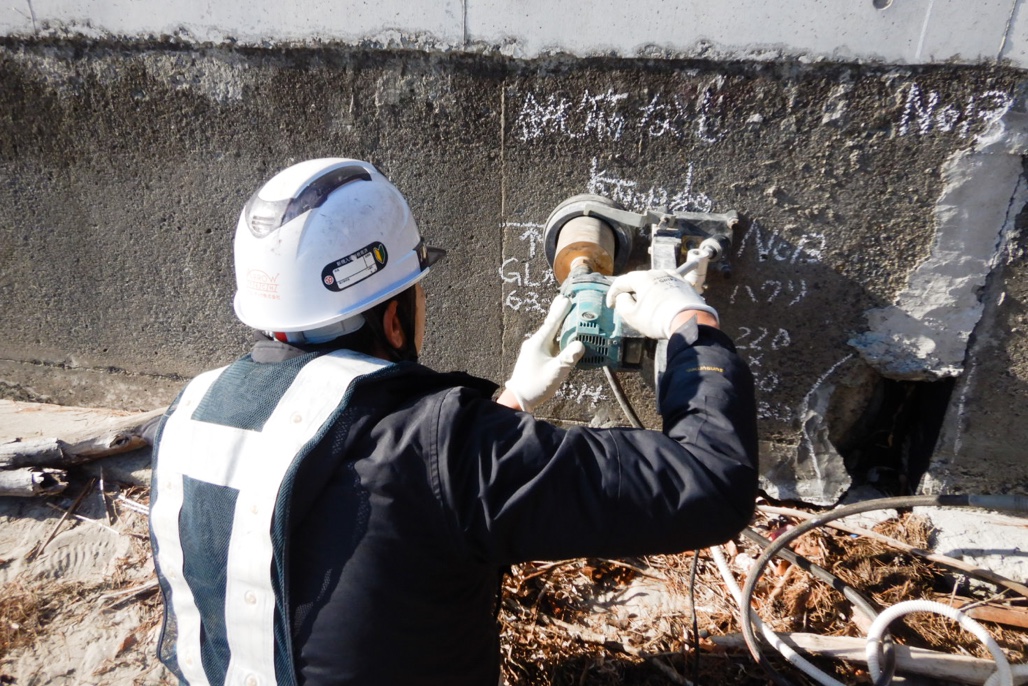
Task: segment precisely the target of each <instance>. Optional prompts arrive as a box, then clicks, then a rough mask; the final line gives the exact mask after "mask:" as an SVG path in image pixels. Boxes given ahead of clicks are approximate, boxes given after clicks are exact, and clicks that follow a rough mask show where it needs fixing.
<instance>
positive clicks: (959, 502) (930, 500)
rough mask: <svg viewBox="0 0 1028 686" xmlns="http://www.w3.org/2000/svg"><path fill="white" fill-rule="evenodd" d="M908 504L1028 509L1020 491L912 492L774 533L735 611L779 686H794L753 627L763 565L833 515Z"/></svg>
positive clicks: (835, 516) (748, 639)
mask: <svg viewBox="0 0 1028 686" xmlns="http://www.w3.org/2000/svg"><path fill="white" fill-rule="evenodd" d="M911 507H977V508H982V509H986V510H1000V511H1005V512H1020V513H1028V496H1022V495H919V496H918V495H914V496H900V497H897V498H879V499H876V500H868V501H866V502H862V503H854V504H852V505H846V506H844V507H840V508H838V509H837V510H834V511H832V512H826V513H824V514H821V515H818V516H817V517H814V518H812V519H808V520H807V521H805V522H803V523H801V524H797V525H796V526H795V527H794V528H792V529H790V530H789V531H787V532H786V533H784V534H782V535H781V536H780V537H778V538H777V539H776V540H775V541H774V542H773V543H771V544H770V545H769V546H768V547H767V548H765V549H764V552H762V553H761V554H760V556H759V557H758V558H757V559H756V561H755V562H754V563H753V566H752V567H751V568H750V570H749V576H748V578H747V579H746V586H745V587H744V588H743V591H742V602H741V603H740V606H739V612H740V614H741V619H742V636H743V639H745V641H746V647H747V648H749V651H750V655H752V656H753V659H754V661H755V662H756V663H757V664H758V665H760V667H761V668H762V669H763V670H764V671H765V672H766V673H767V675H768V676H769V677H771V679H772V680H773V681H774V682H775V683H776V684H779V686H794V685H793V683H792V682H791V681H789V680H788V679H786V678H785V676H784V675H783V674H782V673H781V672H779V671H778V670H777V669H775V668H774V666H773V665H771V663H770V662H769V661H768V659H767V658H766V657H764V655H763V654H762V653H761V652H760V645H759V644H758V643H757V637H756V634H755V633H754V631H753V609H752V607H751V604H752V602H753V592H754V591H755V590H756V588H757V582H758V581H759V580H760V577H761V576H763V573H764V569H765V568H766V567H767V565H768V563H769V562H770V561H771V558H773V557H774V556H775V555H776V554H777V553H778V552H779V551H780V550H782V549H783V548H785V547H786V546H788V545H789V544H790V543H792V542H793V541H794V540H796V539H797V538H799V537H800V536H802V535H803V534H805V533H807V532H808V531H810V530H811V529H815V528H817V527H819V526H822V525H823V524H826V523H827V522H831V521H834V520H836V519H842V518H844V517H849V516H850V515H855V514H860V513H862V512H873V511H875V510H887V509H893V508H895V509H899V508H911Z"/></svg>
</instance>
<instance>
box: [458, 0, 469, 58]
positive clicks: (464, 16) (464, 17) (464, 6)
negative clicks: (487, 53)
mask: <svg viewBox="0 0 1028 686" xmlns="http://www.w3.org/2000/svg"><path fill="white" fill-rule="evenodd" d="M460 4H461V21H462V22H463V27H462V31H463V36H464V44H463V46H462V47H463V48H464V49H465V50H467V49H468V0H461V3H460Z"/></svg>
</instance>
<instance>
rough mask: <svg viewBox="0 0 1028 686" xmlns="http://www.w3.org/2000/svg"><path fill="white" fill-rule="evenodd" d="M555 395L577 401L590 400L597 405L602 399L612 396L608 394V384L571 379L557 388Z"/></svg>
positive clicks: (561, 398) (558, 397)
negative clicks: (586, 382) (581, 382)
mask: <svg viewBox="0 0 1028 686" xmlns="http://www.w3.org/2000/svg"><path fill="white" fill-rule="evenodd" d="M554 397H555V398H557V399H559V400H567V401H570V402H575V403H580V402H582V401H584V400H588V401H589V402H590V403H591V404H593V405H595V404H597V403H598V402H600V401H601V400H607V399H608V398H609V397H610V396H608V395H607V391H606V386H604V385H603V384H576V383H573V382H572V381H570V380H569V381H565V382H564V383H563V384H562V385H561V387H560V388H558V389H557V392H556V393H555V394H554Z"/></svg>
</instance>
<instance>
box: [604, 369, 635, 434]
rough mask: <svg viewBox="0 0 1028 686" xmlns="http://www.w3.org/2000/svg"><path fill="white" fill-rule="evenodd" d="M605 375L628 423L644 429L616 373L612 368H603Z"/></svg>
mask: <svg viewBox="0 0 1028 686" xmlns="http://www.w3.org/2000/svg"><path fill="white" fill-rule="evenodd" d="M603 375H604V376H605V377H607V383H608V384H610V390H611V391H613V392H614V397H615V398H616V399H617V401H618V405H620V406H621V411H622V412H624V413H625V416H626V417H628V421H629V422H631V424H632V426H634V427H635V428H637V429H642V428H643V424H642V422H640V421H639V416H638V415H637V414H636V413H635V410H634V409H632V403H630V402H629V401H628V396H626V395H625V390H624V389H623V388H622V387H621V382H620V381H618V378H617V377H616V376H614V372H612V371H610V367H604V368H603Z"/></svg>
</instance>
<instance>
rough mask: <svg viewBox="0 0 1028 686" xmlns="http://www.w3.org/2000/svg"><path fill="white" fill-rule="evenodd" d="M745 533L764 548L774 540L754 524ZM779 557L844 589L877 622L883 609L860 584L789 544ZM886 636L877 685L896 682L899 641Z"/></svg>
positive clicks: (846, 594)
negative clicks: (759, 531)
mask: <svg viewBox="0 0 1028 686" xmlns="http://www.w3.org/2000/svg"><path fill="white" fill-rule="evenodd" d="M742 535H743V536H745V537H746V538H748V539H749V540H751V541H753V542H754V543H756V544H757V545H758V546H760V547H761V548H762V549H764V550H766V549H767V548H768V546H770V545H771V543H772V541H770V540H769V539H767V538H765V537H764V536H761V535H760V534H759V533H758V532H757V531H755V530H753V529H752V528H746V529H743V531H742ZM775 557H778V558H781V559H783V560H785V561H786V562H788V563H790V564H793V565H796V566H797V567H799V568H800V569H802V570H803V571H805V572H807V573H808V574H810V575H811V576H813V577H814V578H816V579H820V580H821V581H823V582H825V583H826V584H828V585H829V586H831V587H832V588H834V589H835V590H836V591H838V592H840V593H842V595H843V597H845V598H846V600H848V601H849V602H850V603H851V604H852V605H853V606H854V607H856V608H858V609H859V610H860V611H861V612H863V613H864V616H865V617H867V618H868V619H869V620H870V621H872V622H873V621H874V620H875V619H877V617H878V614H879V609H878V607H877V606H876V605H875V604H874V602H873V601H872V600H871V599H869V598H867V597H866V596H864V595H863V594H862V593H861V592H860V591H858V590H857V589H856V588H854V587H853V586H850V585H849V584H847V583H846V582H845V581H843V580H842V579H840V578H839V577H837V576H835V575H834V574H832V573H831V572H829V571H828V570H827V569H825V568H824V567H822V566H820V565H818V564H815V563H814V562H811V561H810V560H808V559H807V558H805V557H803V556H802V555H799V554H798V553H796V552H794V551H792V550H790V549H789V548H782V549H781V550H778V551H777V552H775ZM744 620H745V618H744ZM882 639H883V642H884V649H883V651H882V654H883V656H884V658H885V659H884V660H883V662H882V673H881V675H880V676H879V677H878V679H876V680H875V682H874V686H887V684H890V683H892V677H893V676H895V674H896V646H895V642H894V641H893V638H892V635H891V634H889V633H888V631H886V633H885V635H884V636H883V637H882Z"/></svg>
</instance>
